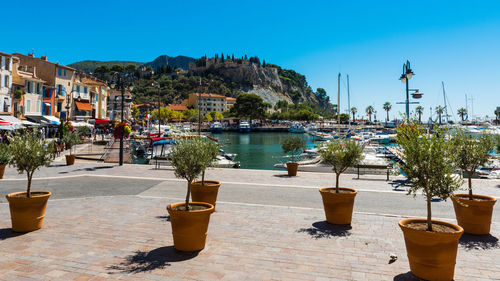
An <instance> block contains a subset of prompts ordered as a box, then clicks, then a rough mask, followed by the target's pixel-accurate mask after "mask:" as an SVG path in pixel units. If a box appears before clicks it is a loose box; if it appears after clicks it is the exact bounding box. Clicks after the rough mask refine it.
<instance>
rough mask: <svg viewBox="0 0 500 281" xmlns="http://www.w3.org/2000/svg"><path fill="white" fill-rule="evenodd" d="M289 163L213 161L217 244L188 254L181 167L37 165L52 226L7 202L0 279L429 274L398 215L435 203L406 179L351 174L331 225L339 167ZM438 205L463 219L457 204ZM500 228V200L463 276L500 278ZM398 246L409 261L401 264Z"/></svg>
mask: <svg viewBox="0 0 500 281" xmlns="http://www.w3.org/2000/svg"><path fill="white" fill-rule="evenodd" d="M6 172H7V173H6V179H5V180H0V195H2V198H3V196H4V195H5V194H7V193H9V192H12V191H13V190H22V189H23V188H22V187H23V186H24V185H25V175H17V173H16V171H15V170H14V169H12V168H8V169H7V171H6ZM285 173H286V172H284V171H257V170H237V169H213V170H210V171H208V173H207V177H208V178H211V179H219V180H221V181H222V182H223V186H222V187H221V192H220V197H219V202H218V204H217V211H216V212H215V213H214V214H213V215H212V217H211V221H210V227H209V235H208V240H207V246H206V248H205V249H204V250H203V251H201V252H199V253H197V254H183V253H178V252H176V251H174V249H173V246H172V245H173V242H172V236H171V228H170V225H169V221H168V219H169V218H168V214H167V212H166V209H165V207H166V206H167V205H168V204H170V203H173V202H178V201H181V200H182V197H183V195H184V194H185V193H184V192H185V182H184V181H182V180H177V179H175V177H174V175H173V172H172V170H171V168H168V167H167V168H164V169H162V170H159V171H158V170H153V169H152V166H136V165H124V166H122V167H119V166H116V165H113V164H95V163H93V164H91V163H81V162H80V163H77V164H76V165H75V166H70V167H68V166H64V165H62V162H56V163H55V164H54V165H53V166H51V167H47V168H43V169H42V170H41V171H39V172H37V173H36V174H35V178H37V180H35V183H37V184H38V186H40V187H42V189H51V188H52V190H53V191H54V196H53V198H51V199H50V201H49V204H48V207H47V213H46V219H45V224H44V228H43V229H41V230H39V231H35V232H31V233H27V234H22V235H20V234H16V233H12V232H11V230H10V220H9V210H8V205H7V204H6V203H4V202H5V200H3V199H2V201H0V218H2V220H0V252H1V255H0V280H417V279H416V278H414V277H412V275H411V274H409V273H408V271H409V266H408V260H407V258H406V251H405V246H404V240H403V235H402V233H401V231H400V229H399V227H398V226H397V221H398V220H400V219H401V218H403V217H409V216H415V215H418V216H420V215H421V213H422V212H425V203H424V201H423V200H420V199H419V198H417V199H415V200H414V199H412V198H411V197H409V196H404V195H403V194H404V191H394V188H395V187H396V186H398V189H397V190H404V189H405V187H404V186H402V185H401V184H402V183H403V179H402V178H398V177H394V178H392V179H391V181H390V182H385V181H384V180H383V178H384V176H373V175H365V176H362V178H363V179H362V180H357V179H354V178H355V176H354V175H344V176H342V178H341V181H342V182H343V183H345V184H342V185H343V186H349V187H355V188H357V189H358V190H359V191H360V192H359V195H358V198H357V199H356V200H357V201H356V206H355V208H356V210H355V211H356V212H355V213H354V216H353V223H352V228H346V227H339V226H337V227H335V226H331V225H328V224H327V223H325V221H324V213H323V210H322V206H321V201H320V200H321V199H320V196H319V193H318V192H317V190H315V189H316V188H318V187H319V186H331V185H332V184H333V176H332V175H331V174H316V173H299V176H298V177H296V178H289V177H286V176H284V175H285ZM474 184H475V185H476V186H477V193H483V194H490V195H493V196H496V197H498V196H500V180H475V181H474ZM403 198H404V199H403ZM401 200H409V201H402V202H403V204H402V205H401V204H398V202H399V201H401ZM386 201H389V202H386ZM391 201H392V202H391ZM410 202H413V203H410ZM386 203H387V204H386ZM409 204H413V205H409ZM405 206H406V207H405ZM408 206H411V207H408ZM433 208H435V209H436V212H437V213H438V214H439V215H438V216H439V217H442V218H444V219H446V220H448V221H451V222H454V219H453V218H454V216H453V213H452V211H451V212H450V210H449V208H451V204H450V202H436V203H435V204H434V206H433ZM370 210H373V211H370ZM433 210H434V209H433ZM497 237H500V211H499V207H498V206H496V208H495V214H494V223H493V225H492V236H488V237H476V236H470V235H465V236H464V237H463V238H462V239H461V241H460V246H459V253H458V258H457V267H456V274H455V279H456V280H498V279H499V278H500V263H499V262H498V260H499V259H500V243H499V241H498V239H497ZM390 254H396V255H397V256H398V259H397V260H396V261H395V262H392V263H391V262H390V258H389V255H390Z"/></svg>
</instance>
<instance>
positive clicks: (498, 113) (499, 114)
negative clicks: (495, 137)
mask: <svg viewBox="0 0 500 281" xmlns="http://www.w3.org/2000/svg"><path fill="white" fill-rule="evenodd" d="M495 117H496V119H497V124H498V119H500V109H495Z"/></svg>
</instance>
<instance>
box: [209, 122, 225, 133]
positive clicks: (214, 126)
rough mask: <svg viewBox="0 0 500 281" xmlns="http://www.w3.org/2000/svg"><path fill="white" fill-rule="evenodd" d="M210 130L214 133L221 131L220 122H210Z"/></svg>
mask: <svg viewBox="0 0 500 281" xmlns="http://www.w3.org/2000/svg"><path fill="white" fill-rule="evenodd" d="M210 132H211V133H214V134H220V133H222V124H221V123H220V122H214V123H212V124H210Z"/></svg>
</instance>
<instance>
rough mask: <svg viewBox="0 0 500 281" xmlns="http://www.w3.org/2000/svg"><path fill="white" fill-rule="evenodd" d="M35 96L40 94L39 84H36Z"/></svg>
mask: <svg viewBox="0 0 500 281" xmlns="http://www.w3.org/2000/svg"><path fill="white" fill-rule="evenodd" d="M35 94H37V95H38V94H40V83H36V92H35Z"/></svg>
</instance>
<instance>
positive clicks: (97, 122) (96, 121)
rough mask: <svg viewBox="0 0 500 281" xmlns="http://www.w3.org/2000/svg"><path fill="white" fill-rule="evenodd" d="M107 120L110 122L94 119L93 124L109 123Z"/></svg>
mask: <svg viewBox="0 0 500 281" xmlns="http://www.w3.org/2000/svg"><path fill="white" fill-rule="evenodd" d="M109 122H111V121H109V120H104V119H96V120H95V124H96V125H103V124H109Z"/></svg>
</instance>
